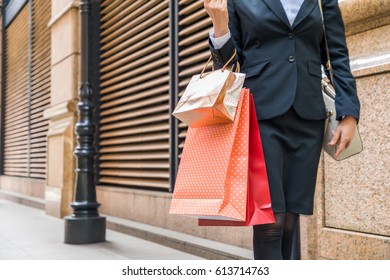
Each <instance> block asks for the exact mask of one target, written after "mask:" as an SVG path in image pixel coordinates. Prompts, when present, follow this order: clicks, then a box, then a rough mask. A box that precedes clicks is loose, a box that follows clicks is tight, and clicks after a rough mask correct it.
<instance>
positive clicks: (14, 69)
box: [3, 0, 51, 179]
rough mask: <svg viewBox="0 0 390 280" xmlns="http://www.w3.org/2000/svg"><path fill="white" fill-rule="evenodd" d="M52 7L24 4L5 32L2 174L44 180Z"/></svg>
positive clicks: (41, 0) (39, 1) (39, 0)
mask: <svg viewBox="0 0 390 280" xmlns="http://www.w3.org/2000/svg"><path fill="white" fill-rule="evenodd" d="M50 3H51V1H46V0H33V1H32V2H31V3H27V5H24V6H23V8H22V10H21V11H20V12H19V13H18V14H17V15H16V17H15V18H14V19H13V20H12V22H11V23H10V24H9V25H8V26H6V29H5V35H6V36H5V40H6V49H5V55H6V64H5V65H6V66H5V93H4V94H5V98H4V101H5V102H4V122H3V125H4V128H3V130H4V133H3V135H4V147H3V149H4V155H3V173H4V174H5V175H11V176H23V177H31V178H41V179H44V178H45V177H46V136H47V131H48V121H47V120H45V119H43V111H44V109H46V108H47V106H48V105H49V104H50V67H51V65H50V56H51V54H50V44H51V39H50V30H49V28H48V27H47V24H48V22H49V20H50V15H51V10H50V9H51V7H50ZM30 4H31V5H30ZM31 8H32V10H31V11H30V9H31Z"/></svg>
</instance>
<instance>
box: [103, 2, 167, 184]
mask: <svg viewBox="0 0 390 280" xmlns="http://www.w3.org/2000/svg"><path fill="white" fill-rule="evenodd" d="M100 35H101V63H100V93H101V97H100V102H101V106H100V111H101V113H100V131H99V134H100V151H99V152H100V166H99V169H100V171H99V172H100V173H99V175H100V184H104V185H120V186H129V187H131V186H133V187H134V186H135V187H145V188H163V189H168V188H169V1H168V0H156V1H139V0H138V1H110V0H106V1H102V3H101V33H100Z"/></svg>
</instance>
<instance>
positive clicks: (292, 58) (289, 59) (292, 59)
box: [288, 55, 295, 63]
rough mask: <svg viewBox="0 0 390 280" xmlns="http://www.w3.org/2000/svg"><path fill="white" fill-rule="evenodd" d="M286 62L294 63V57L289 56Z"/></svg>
mask: <svg viewBox="0 0 390 280" xmlns="http://www.w3.org/2000/svg"><path fill="white" fill-rule="evenodd" d="M288 61H290V62H291V63H293V62H294V61H295V57H294V56H293V55H290V56H289V57H288Z"/></svg>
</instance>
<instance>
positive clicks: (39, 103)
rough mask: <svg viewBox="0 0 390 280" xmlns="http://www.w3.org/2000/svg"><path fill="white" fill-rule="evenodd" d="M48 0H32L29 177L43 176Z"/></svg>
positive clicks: (47, 93)
mask: <svg viewBox="0 0 390 280" xmlns="http://www.w3.org/2000/svg"><path fill="white" fill-rule="evenodd" d="M50 2H51V1H47V0H34V1H32V8H33V10H32V34H31V35H32V40H31V42H32V45H31V73H30V75H31V86H30V153H29V155H30V163H29V165H30V170H29V171H30V177H33V178H45V174H46V137H47V131H48V129H49V120H47V119H44V118H43V111H44V110H45V109H46V108H47V107H48V106H49V105H50V68H51V65H50V59H51V52H50V47H51V38H50V29H49V28H48V26H47V24H48V22H49V21H50V16H51V6H50Z"/></svg>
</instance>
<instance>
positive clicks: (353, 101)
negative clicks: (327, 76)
mask: <svg viewBox="0 0 390 280" xmlns="http://www.w3.org/2000/svg"><path fill="white" fill-rule="evenodd" d="M323 13H324V21H325V29H326V39H327V41H328V46H329V55H330V61H331V65H332V68H333V78H334V87H335V90H336V101H335V105H336V112H337V116H336V117H337V119H338V120H341V121H340V123H339V126H338V128H337V130H336V131H334V134H333V138H332V140H331V141H330V142H329V145H338V149H337V152H336V154H335V155H336V157H337V156H338V155H339V154H340V153H341V152H342V151H343V150H344V148H348V146H349V145H350V143H351V140H352V138H353V136H354V134H355V130H356V124H357V122H358V120H359V115H360V102H359V99H358V97H357V92H356V83H355V79H354V77H353V76H352V73H351V69H350V66H349V55H348V49H347V44H346V40H345V29H344V23H343V19H342V16H341V12H340V8H339V5H338V1H337V0H323ZM325 53H326V50H325V45H324V48H323V56H322V57H323V58H324V59H323V64H324V65H325V64H326V55H324V54H325Z"/></svg>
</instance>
